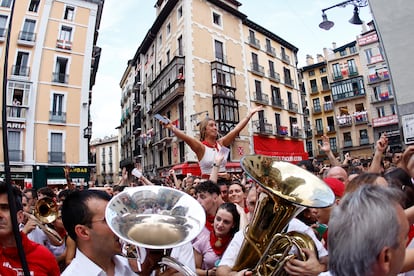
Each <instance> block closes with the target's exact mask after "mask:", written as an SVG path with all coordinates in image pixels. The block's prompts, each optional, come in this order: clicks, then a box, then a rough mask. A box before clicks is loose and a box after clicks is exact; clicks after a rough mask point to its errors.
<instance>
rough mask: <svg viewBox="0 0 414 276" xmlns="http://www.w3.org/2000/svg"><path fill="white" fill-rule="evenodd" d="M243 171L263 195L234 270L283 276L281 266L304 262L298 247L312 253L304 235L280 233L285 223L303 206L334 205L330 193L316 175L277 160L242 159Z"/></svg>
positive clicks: (259, 156)
mask: <svg viewBox="0 0 414 276" xmlns="http://www.w3.org/2000/svg"><path fill="white" fill-rule="evenodd" d="M240 163H241V166H242V168H243V170H244V171H245V172H246V173H247V174H248V175H249V176H250V177H251V178H253V179H254V180H255V181H256V182H257V183H258V184H259V185H260V187H261V188H263V189H264V190H265V192H262V193H260V195H259V198H258V201H257V203H256V208H255V212H254V215H253V217H252V220H251V222H250V224H249V225H248V226H247V227H246V229H245V239H244V241H243V244H242V247H241V250H240V252H239V255H238V257H237V259H236V262H235V265H234V267H233V270H236V271H239V270H242V269H245V268H249V269H251V270H252V271H253V273H254V275H266V276H267V275H283V274H284V273H285V271H284V269H283V266H284V264H285V262H286V261H288V260H289V259H290V258H293V257H294V255H293V254H292V253H291V251H294V250H296V251H298V252H297V254H296V257H298V258H300V259H302V260H305V259H306V256H305V254H304V253H303V252H302V251H301V248H309V249H311V250H313V251H315V245H314V243H313V240H312V239H311V238H310V237H309V236H307V235H306V234H302V233H298V232H289V233H287V234H282V232H283V230H284V229H285V228H286V227H287V225H288V223H289V222H290V220H291V219H292V218H294V217H295V216H296V215H297V214H299V213H300V212H301V211H303V210H304V209H305V208H306V207H313V208H323V207H328V206H330V205H332V204H333V202H334V200H335V196H334V194H333V192H332V190H331V189H330V188H329V187H328V186H327V185H326V184H325V183H324V182H323V181H322V180H321V179H319V178H318V177H317V176H315V175H313V174H312V173H310V172H308V171H306V170H304V169H302V168H300V167H298V166H296V165H293V164H290V163H288V162H283V161H280V160H279V159H278V158H277V157H269V156H264V155H250V156H245V157H243V158H242V160H241V162H240Z"/></svg>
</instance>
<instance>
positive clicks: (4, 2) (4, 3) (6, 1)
mask: <svg viewBox="0 0 414 276" xmlns="http://www.w3.org/2000/svg"><path fill="white" fill-rule="evenodd" d="M11 3H12V0H0V7H5V8H10V6H11Z"/></svg>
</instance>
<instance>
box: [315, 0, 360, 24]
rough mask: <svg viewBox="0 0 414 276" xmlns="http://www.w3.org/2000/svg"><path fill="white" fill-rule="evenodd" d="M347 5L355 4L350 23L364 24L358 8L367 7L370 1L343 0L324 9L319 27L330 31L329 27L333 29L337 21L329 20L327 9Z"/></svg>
mask: <svg viewBox="0 0 414 276" xmlns="http://www.w3.org/2000/svg"><path fill="white" fill-rule="evenodd" d="M347 5H354V14H353V16H352V18H351V19H350V20H349V23H352V24H355V25H362V24H363V22H362V20H361V19H360V18H359V11H358V8H362V7H366V6H367V5H368V1H367V0H348V1H344V2H341V3H338V4H335V5H333V6H330V7H328V8H326V9H322V22H321V23H320V24H319V28H321V29H324V30H327V31H328V30H329V29H331V28H332V27H333V26H334V25H335V23H334V22H333V21H329V20H328V16H327V15H326V13H325V11H327V10H330V9H332V8H336V7H342V8H344V7H346V6H347Z"/></svg>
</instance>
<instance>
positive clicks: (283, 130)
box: [276, 126, 288, 136]
mask: <svg viewBox="0 0 414 276" xmlns="http://www.w3.org/2000/svg"><path fill="white" fill-rule="evenodd" d="M276 134H277V135H283V136H285V135H288V127H287V126H276Z"/></svg>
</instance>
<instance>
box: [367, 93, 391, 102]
mask: <svg viewBox="0 0 414 276" xmlns="http://www.w3.org/2000/svg"><path fill="white" fill-rule="evenodd" d="M393 99H394V96H393V95H390V93H389V92H388V91H382V92H381V94H380V95H371V103H379V102H385V101H390V100H393Z"/></svg>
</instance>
